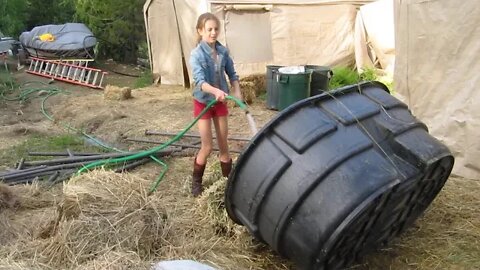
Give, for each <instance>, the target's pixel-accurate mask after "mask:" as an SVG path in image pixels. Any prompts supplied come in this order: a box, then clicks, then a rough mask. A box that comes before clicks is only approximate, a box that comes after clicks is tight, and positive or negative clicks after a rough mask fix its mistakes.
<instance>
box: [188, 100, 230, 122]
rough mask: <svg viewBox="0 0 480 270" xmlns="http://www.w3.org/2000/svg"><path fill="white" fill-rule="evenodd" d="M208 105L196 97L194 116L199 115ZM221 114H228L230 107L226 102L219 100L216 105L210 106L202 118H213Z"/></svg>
mask: <svg viewBox="0 0 480 270" xmlns="http://www.w3.org/2000/svg"><path fill="white" fill-rule="evenodd" d="M205 107H207V105H206V104H203V103H201V102H199V101H197V100H196V99H194V100H193V116H194V117H197V116H198V115H199V114H200V113H201V112H202V111H203V109H205ZM219 116H228V107H227V103H226V102H217V103H215V105H213V106H212V107H210V109H208V111H207V112H206V113H205V114H204V115H202V117H201V118H200V119H212V118H213V117H219Z"/></svg>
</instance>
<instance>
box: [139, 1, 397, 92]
mask: <svg viewBox="0 0 480 270" xmlns="http://www.w3.org/2000/svg"><path fill="white" fill-rule="evenodd" d="M373 1H374V0H350V1H347V0H297V1H295V0H289V1H287V0H265V1H260V0H259V1H248V0H224V1H220V0H147V1H146V3H145V5H144V16H145V24H146V30H147V39H148V44H149V52H150V60H151V64H152V72H153V73H154V74H157V75H160V76H161V80H162V83H165V84H183V85H185V84H186V81H187V80H188V79H191V74H190V72H189V71H188V70H189V66H188V60H189V56H190V51H191V50H192V49H193V48H194V47H195V45H196V41H195V37H196V30H195V24H196V19H197V17H198V16H199V15H200V14H201V13H203V12H206V11H210V12H212V13H214V14H216V15H217V16H218V17H219V19H220V20H221V22H222V28H223V29H222V30H223V31H222V34H221V36H220V37H219V40H220V42H222V43H223V44H225V45H226V46H227V47H228V48H229V50H230V52H231V54H232V57H233V58H234V61H235V67H236V69H237V72H238V73H239V74H240V75H241V76H243V75H249V74H254V73H265V66H266V65H268V64H276V65H303V64H315V65H354V63H355V20H356V16H357V9H358V7H360V6H362V5H364V4H367V3H371V2H373ZM389 1H391V0H389ZM392 32H393V31H392Z"/></svg>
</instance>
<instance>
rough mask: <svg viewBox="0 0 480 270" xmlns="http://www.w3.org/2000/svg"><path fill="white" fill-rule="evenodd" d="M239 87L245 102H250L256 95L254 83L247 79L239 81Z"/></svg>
mask: <svg viewBox="0 0 480 270" xmlns="http://www.w3.org/2000/svg"><path fill="white" fill-rule="evenodd" d="M240 89H241V92H242V97H243V101H244V102H245V103H247V104H252V102H253V100H254V99H255V98H256V97H257V95H256V92H255V91H256V88H255V84H254V83H253V82H249V81H240Z"/></svg>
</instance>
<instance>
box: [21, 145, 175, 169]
mask: <svg viewBox="0 0 480 270" xmlns="http://www.w3.org/2000/svg"><path fill="white" fill-rule="evenodd" d="M173 151H175V149H173V148H166V149H164V150H161V151H158V152H157V153H156V155H158V156H165V155H169V154H171V153H172V152H173ZM136 153H139V152H128V153H109V154H102V155H95V156H79V157H68V158H58V159H50V160H38V161H29V162H24V163H23V164H24V166H37V165H54V164H63V163H72V162H79V161H93V160H99V159H108V158H118V157H125V156H130V155H133V154H136Z"/></svg>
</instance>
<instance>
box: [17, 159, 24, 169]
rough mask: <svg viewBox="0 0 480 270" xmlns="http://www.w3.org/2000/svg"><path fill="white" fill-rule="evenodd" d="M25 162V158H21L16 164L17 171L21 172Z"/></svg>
mask: <svg viewBox="0 0 480 270" xmlns="http://www.w3.org/2000/svg"><path fill="white" fill-rule="evenodd" d="M24 162H25V158H23V157H22V158H21V159H20V161H19V162H18V165H17V170H21V169H22V167H23V163H24Z"/></svg>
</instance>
